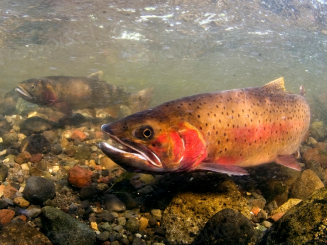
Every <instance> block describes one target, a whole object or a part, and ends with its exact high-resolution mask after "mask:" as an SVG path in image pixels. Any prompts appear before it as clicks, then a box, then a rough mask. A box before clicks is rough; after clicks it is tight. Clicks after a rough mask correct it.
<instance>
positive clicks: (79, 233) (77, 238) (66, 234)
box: [42, 206, 96, 245]
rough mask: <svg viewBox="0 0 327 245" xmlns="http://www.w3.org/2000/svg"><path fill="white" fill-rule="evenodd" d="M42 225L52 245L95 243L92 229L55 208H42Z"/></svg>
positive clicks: (87, 244)
mask: <svg viewBox="0 0 327 245" xmlns="http://www.w3.org/2000/svg"><path fill="white" fill-rule="evenodd" d="M42 225H43V229H44V231H45V234H46V235H47V237H48V238H49V239H50V240H51V242H52V244H53V245H72V244H78V245H92V244H95V243H96V237H95V233H94V231H93V230H91V229H90V228H89V227H88V226H87V225H86V224H84V223H82V222H80V221H78V220H77V219H74V218H72V217H71V216H70V215H68V214H66V213H64V212H63V211H61V210H58V209H57V208H54V207H50V206H46V207H44V208H42Z"/></svg>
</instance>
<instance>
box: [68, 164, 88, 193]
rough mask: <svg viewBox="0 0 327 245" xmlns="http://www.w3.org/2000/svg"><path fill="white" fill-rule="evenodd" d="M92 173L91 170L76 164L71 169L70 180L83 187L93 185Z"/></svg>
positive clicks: (74, 184) (76, 185) (73, 183)
mask: <svg viewBox="0 0 327 245" xmlns="http://www.w3.org/2000/svg"><path fill="white" fill-rule="evenodd" d="M92 175H93V173H92V171H91V170H88V169H85V168H81V167H79V166H75V167H72V168H71V169H69V173H68V176H69V177H68V181H69V183H71V184H72V185H73V186H75V187H78V188H82V187H84V186H89V185H91V183H92V181H91V178H92Z"/></svg>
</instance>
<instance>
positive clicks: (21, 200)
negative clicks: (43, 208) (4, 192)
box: [14, 197, 30, 208]
mask: <svg viewBox="0 0 327 245" xmlns="http://www.w3.org/2000/svg"><path fill="white" fill-rule="evenodd" d="M14 203H15V204H16V205H18V206H20V207H22V208H27V207H28V206H29V205H30V202H29V201H27V200H26V199H25V198H24V197H16V198H15V199H14Z"/></svg>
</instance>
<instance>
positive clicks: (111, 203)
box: [104, 194, 126, 212]
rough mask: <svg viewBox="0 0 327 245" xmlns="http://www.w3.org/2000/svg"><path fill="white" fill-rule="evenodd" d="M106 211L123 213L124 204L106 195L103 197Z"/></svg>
mask: <svg viewBox="0 0 327 245" xmlns="http://www.w3.org/2000/svg"><path fill="white" fill-rule="evenodd" d="M104 199H105V206H106V209H107V210H108V211H109V212H111V211H115V212H123V211H125V210H126V206H125V204H124V203H123V202H122V201H120V200H119V199H118V197H116V196H115V195H111V194H107V195H105V196H104Z"/></svg>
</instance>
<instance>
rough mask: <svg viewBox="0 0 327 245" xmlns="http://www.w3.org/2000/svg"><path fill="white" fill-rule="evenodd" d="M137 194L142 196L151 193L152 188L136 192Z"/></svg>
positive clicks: (147, 187) (144, 188)
mask: <svg viewBox="0 0 327 245" xmlns="http://www.w3.org/2000/svg"><path fill="white" fill-rule="evenodd" d="M137 192H138V193H139V194H141V195H144V194H149V193H151V192H153V188H152V187H151V186H149V185H147V186H145V187H143V188H141V189H139V190H137Z"/></svg>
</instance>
